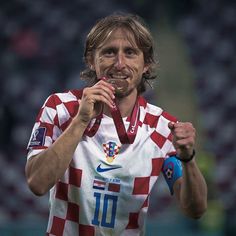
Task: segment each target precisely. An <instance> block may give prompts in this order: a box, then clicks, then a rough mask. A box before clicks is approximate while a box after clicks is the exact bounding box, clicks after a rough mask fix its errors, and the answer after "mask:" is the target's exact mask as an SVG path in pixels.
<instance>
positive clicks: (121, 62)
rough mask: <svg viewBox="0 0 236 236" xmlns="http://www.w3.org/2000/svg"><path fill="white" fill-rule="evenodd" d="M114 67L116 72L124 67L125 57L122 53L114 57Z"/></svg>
mask: <svg viewBox="0 0 236 236" xmlns="http://www.w3.org/2000/svg"><path fill="white" fill-rule="evenodd" d="M114 66H115V67H116V69H117V70H122V69H123V68H124V67H125V57H124V55H123V54H122V53H118V54H117V55H116V59H115V64H114Z"/></svg>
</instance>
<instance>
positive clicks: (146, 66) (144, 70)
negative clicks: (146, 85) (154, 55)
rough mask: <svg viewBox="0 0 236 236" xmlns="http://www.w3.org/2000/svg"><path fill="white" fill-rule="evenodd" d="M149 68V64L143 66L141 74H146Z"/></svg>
mask: <svg viewBox="0 0 236 236" xmlns="http://www.w3.org/2000/svg"><path fill="white" fill-rule="evenodd" d="M149 68H150V65H149V64H145V65H144V68H143V74H144V73H146V72H147V71H148V70H149Z"/></svg>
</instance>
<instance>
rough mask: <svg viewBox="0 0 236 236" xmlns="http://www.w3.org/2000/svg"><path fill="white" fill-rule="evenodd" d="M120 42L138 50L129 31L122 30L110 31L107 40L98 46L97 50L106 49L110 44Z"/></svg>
mask: <svg viewBox="0 0 236 236" xmlns="http://www.w3.org/2000/svg"><path fill="white" fill-rule="evenodd" d="M116 42H122V43H124V42H125V43H126V44H127V45H128V46H132V47H134V48H138V46H137V43H136V40H135V37H134V35H133V33H132V32H131V31H129V30H128V29H124V28H118V29H113V30H111V31H110V32H109V33H108V35H107V38H106V39H105V40H104V41H103V42H102V43H101V44H100V45H99V46H98V48H101V47H106V46H108V45H111V44H112V43H116Z"/></svg>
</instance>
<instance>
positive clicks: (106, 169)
mask: <svg viewBox="0 0 236 236" xmlns="http://www.w3.org/2000/svg"><path fill="white" fill-rule="evenodd" d="M118 168H121V166H112V167H102V166H101V164H100V165H99V166H98V167H97V172H99V173H101V172H107V171H110V170H115V169H118Z"/></svg>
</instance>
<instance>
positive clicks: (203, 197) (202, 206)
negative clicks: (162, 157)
mask: <svg viewBox="0 0 236 236" xmlns="http://www.w3.org/2000/svg"><path fill="white" fill-rule="evenodd" d="M182 166H183V179H182V184H181V187H180V196H179V200H180V205H181V208H182V209H183V211H184V212H185V213H186V214H187V215H188V216H190V217H192V218H199V217H201V216H202V214H203V213H204V212H205V210H206V208H207V186H206V182H205V180H204V178H203V176H202V174H201V172H200V170H199V168H198V166H197V164H196V162H195V160H194V159H193V160H192V161H190V162H188V163H182Z"/></svg>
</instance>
